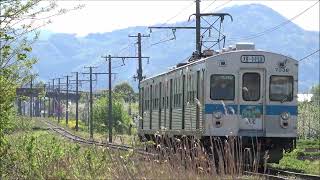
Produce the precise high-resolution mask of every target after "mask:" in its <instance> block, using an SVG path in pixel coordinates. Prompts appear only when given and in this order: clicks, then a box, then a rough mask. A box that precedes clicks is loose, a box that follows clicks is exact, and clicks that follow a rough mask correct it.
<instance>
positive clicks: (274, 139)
mask: <svg viewBox="0 0 320 180" xmlns="http://www.w3.org/2000/svg"><path fill="white" fill-rule="evenodd" d="M205 65H206V68H205V69H206V80H205V81H206V82H207V83H205V84H208V85H207V86H205V87H204V88H205V94H206V96H205V102H204V104H205V107H204V113H205V117H204V120H203V123H204V132H203V138H204V139H206V138H207V139H208V138H209V137H210V136H216V137H217V136H218V137H221V138H225V137H226V136H241V138H242V143H243V146H244V147H246V146H247V147H252V142H256V140H257V141H258V142H259V143H260V144H261V151H262V152H263V151H265V150H268V151H269V154H270V159H269V162H278V161H279V160H280V159H281V157H282V151H283V149H284V150H291V149H293V147H294V143H295V139H296V136H297V113H298V112H297V96H296V94H297V87H298V84H297V83H298V62H297V61H296V60H294V59H292V58H290V57H287V56H284V55H280V54H276V53H271V52H266V51H260V50H255V48H254V44H237V45H236V47H235V48H233V49H230V50H229V51H225V52H222V53H219V55H215V56H212V57H210V58H207V59H206V60H205ZM209 84H210V85H209Z"/></svg>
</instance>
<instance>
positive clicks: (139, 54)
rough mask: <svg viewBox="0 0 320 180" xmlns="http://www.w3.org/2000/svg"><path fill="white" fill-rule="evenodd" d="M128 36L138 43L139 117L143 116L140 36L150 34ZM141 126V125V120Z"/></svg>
mask: <svg viewBox="0 0 320 180" xmlns="http://www.w3.org/2000/svg"><path fill="white" fill-rule="evenodd" d="M129 37H137V38H138V41H137V44H138V57H137V58H138V70H137V76H136V78H137V79H138V90H139V116H140V117H143V113H142V107H141V104H142V102H141V88H140V86H141V81H142V80H143V78H144V77H143V74H142V50H141V49H142V48H141V46H142V45H141V37H150V35H141V33H138V35H137V36H132V35H129ZM142 127H143V121H142Z"/></svg>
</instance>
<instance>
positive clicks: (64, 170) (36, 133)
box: [1, 118, 239, 179]
mask: <svg viewBox="0 0 320 180" xmlns="http://www.w3.org/2000/svg"><path fill="white" fill-rule="evenodd" d="M6 138H7V140H8V144H7V146H6V149H5V154H4V155H3V156H2V158H1V175H2V176H1V179H150V178H151V179H176V178H177V177H179V178H181V179H207V178H209V177H212V175H216V174H215V173H208V172H210V169H208V167H206V166H205V164H206V163H207V160H206V159H205V157H203V156H202V157H200V156H199V159H198V160H197V162H198V164H197V166H194V165H192V164H191V163H190V162H191V161H190V159H189V160H188V158H187V157H188V156H184V157H185V158H184V160H181V159H183V158H182V156H175V157H172V159H171V160H169V159H155V158H150V157H146V156H141V155H139V154H136V153H134V152H133V151H130V152H123V151H117V150H111V149H108V148H107V147H96V146H84V145H79V144H75V143H72V142H70V141H67V140H65V139H63V138H61V137H60V136H58V135H56V134H53V133H52V132H51V131H49V130H48V129H46V126H45V125H44V124H43V122H41V121H40V120H39V119H33V120H30V119H25V118H19V119H18V120H16V121H14V122H13V123H12V124H11V127H10V129H9V131H8V132H7V137H6ZM201 162H202V163H201ZM228 176H230V177H237V176H239V174H237V173H233V174H231V175H228Z"/></svg>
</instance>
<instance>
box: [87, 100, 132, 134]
mask: <svg viewBox="0 0 320 180" xmlns="http://www.w3.org/2000/svg"><path fill="white" fill-rule="evenodd" d="M108 103H109V99H108V98H107V96H102V97H100V98H99V99H98V100H96V102H95V104H94V107H93V119H94V120H93V123H94V128H95V129H96V130H97V131H99V132H106V131H107V130H108V126H109V124H108V123H109V121H108V120H107V118H108V117H109V115H108V110H107V107H108ZM112 119H113V128H114V129H115V130H116V132H119V133H124V132H125V131H126V130H127V129H128V127H129V125H130V118H129V116H128V113H127V112H126V111H125V110H124V107H123V104H122V102H121V98H120V97H119V96H117V95H116V94H115V95H114V97H113V101H112Z"/></svg>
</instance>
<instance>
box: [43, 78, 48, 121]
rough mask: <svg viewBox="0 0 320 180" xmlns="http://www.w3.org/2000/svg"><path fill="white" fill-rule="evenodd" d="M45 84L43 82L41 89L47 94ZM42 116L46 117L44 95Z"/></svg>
mask: <svg viewBox="0 0 320 180" xmlns="http://www.w3.org/2000/svg"><path fill="white" fill-rule="evenodd" d="M46 87H47V85H46V84H44V85H43V90H44V92H45V94H47V88H46ZM43 117H46V95H45V96H44V97H43Z"/></svg>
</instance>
